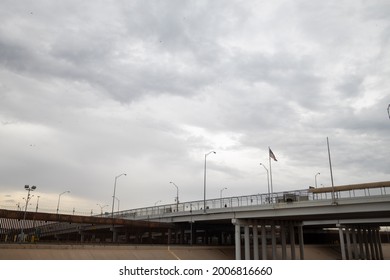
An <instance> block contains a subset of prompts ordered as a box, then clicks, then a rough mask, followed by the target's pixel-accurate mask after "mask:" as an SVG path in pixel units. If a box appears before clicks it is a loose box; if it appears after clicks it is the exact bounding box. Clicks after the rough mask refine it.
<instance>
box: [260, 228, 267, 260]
mask: <svg viewBox="0 0 390 280" xmlns="http://www.w3.org/2000/svg"><path fill="white" fill-rule="evenodd" d="M261 257H262V260H266V259H267V229H266V227H265V223H262V225H261Z"/></svg>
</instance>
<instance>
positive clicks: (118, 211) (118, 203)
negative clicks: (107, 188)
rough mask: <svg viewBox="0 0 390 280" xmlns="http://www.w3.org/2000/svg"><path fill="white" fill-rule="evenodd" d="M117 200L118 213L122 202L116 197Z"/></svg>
mask: <svg viewBox="0 0 390 280" xmlns="http://www.w3.org/2000/svg"><path fill="white" fill-rule="evenodd" d="M115 200H116V201H118V212H119V205H120V203H121V201H120V200H119V198H117V197H115Z"/></svg>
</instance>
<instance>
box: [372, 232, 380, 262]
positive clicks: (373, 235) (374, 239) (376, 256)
mask: <svg viewBox="0 0 390 280" xmlns="http://www.w3.org/2000/svg"><path fill="white" fill-rule="evenodd" d="M377 232H378V229H377V228H373V229H372V240H373V242H374V251H375V259H376V260H380V257H379V243H378V242H379V241H378V234H377Z"/></svg>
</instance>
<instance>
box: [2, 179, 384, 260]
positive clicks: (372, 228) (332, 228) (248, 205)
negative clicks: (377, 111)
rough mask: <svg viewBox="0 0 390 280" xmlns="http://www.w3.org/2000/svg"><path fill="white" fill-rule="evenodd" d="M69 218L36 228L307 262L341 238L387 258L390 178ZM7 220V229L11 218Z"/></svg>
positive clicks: (358, 251) (356, 254)
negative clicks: (311, 251)
mask: <svg viewBox="0 0 390 280" xmlns="http://www.w3.org/2000/svg"><path fill="white" fill-rule="evenodd" d="M204 205H206V208H205V209H204ZM1 213H2V212H0V214H1ZM110 215H111V213H110ZM57 216H58V215H57ZM65 216H66V215H59V216H58V217H57V219H58V218H61V219H62V220H61V222H59V221H58V220H57V221H56V220H55V219H54V218H55V217H53V221H52V222H51V223H50V224H49V227H52V229H51V230H46V231H45V230H44V228H45V227H46V228H47V227H48V225H39V226H37V225H34V226H32V225H31V226H30V227H28V228H29V230H30V231H31V232H32V233H33V232H35V233H36V229H37V228H38V229H40V232H41V236H40V240H47V239H50V238H53V237H55V238H56V239H57V240H59V241H60V240H63V238H64V237H65V236H67V238H68V239H69V240H78V241H79V242H95V241H96V238H97V237H98V236H99V238H98V240H99V242H102V241H108V242H114V243H134V244H154V243H159V244H189V245H194V244H202V245H213V244H215V245H217V244H218V245H229V244H230V245H232V244H234V245H235V258H236V259H304V258H305V249H304V248H305V246H304V244H305V242H306V243H307V242H310V243H313V242H315V243H318V242H319V243H326V242H330V243H337V244H339V249H340V254H341V258H342V259H383V251H382V244H381V242H382V239H383V236H381V231H380V227H381V226H387V225H389V224H390V181H387V182H376V183H367V184H358V185H346V186H337V187H329V188H318V189H312V188H310V189H306V190H298V191H287V192H280V193H273V194H270V195H268V194H256V195H248V196H241V197H228V198H220V199H211V200H207V201H206V202H205V201H192V202H185V203H176V204H169V205H161V206H154V207H146V208H139V209H132V210H127V211H121V212H116V213H114V217H115V218H114V219H111V218H110V217H89V218H90V219H92V220H82V219H81V218H77V219H76V218H73V219H72V217H67V220H66V222H64V220H63V219H65ZM0 217H2V218H3V220H2V230H3V231H4V228H5V227H4V226H3V223H4V218H7V217H4V216H0ZM32 218H33V217H32V216H28V219H29V221H31V219H32ZM37 218H38V217H36V219H35V220H37ZM8 219H9V217H8ZM13 219H15V217H14V218H13ZM42 219H44V218H43V217H40V218H39V220H40V221H41V222H42ZM33 220H34V219H33ZM98 220H100V221H101V223H98ZM46 222H47V221H46ZM121 223H122V224H121ZM124 223H127V224H124ZM59 225H63V226H62V227H61V228H60V227H59ZM64 225H66V226H64ZM34 230H35V231H34ZM334 233H336V234H334ZM3 236H4V234H3ZM7 236H8V235H7ZM0 237H1V233H0ZM2 239H4V238H2ZM0 240H1V238H0Z"/></svg>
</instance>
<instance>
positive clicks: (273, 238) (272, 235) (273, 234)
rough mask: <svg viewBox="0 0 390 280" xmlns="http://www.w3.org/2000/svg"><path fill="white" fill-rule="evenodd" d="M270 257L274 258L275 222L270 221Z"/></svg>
mask: <svg viewBox="0 0 390 280" xmlns="http://www.w3.org/2000/svg"><path fill="white" fill-rule="evenodd" d="M271 242H272V259H273V260H276V231H275V222H273V221H272V222H271Z"/></svg>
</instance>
